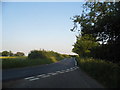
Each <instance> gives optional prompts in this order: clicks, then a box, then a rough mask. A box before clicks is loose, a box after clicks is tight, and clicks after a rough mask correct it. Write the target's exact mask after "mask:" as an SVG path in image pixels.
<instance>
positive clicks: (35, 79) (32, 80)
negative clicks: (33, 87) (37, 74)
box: [29, 78, 39, 81]
mask: <svg viewBox="0 0 120 90" xmlns="http://www.w3.org/2000/svg"><path fill="white" fill-rule="evenodd" d="M37 79H39V78H33V79H29V81H34V80H37Z"/></svg>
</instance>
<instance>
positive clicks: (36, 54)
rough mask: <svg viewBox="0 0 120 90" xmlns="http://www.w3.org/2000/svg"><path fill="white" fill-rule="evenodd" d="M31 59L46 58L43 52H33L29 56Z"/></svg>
mask: <svg viewBox="0 0 120 90" xmlns="http://www.w3.org/2000/svg"><path fill="white" fill-rule="evenodd" d="M28 58H29V59H38V58H46V56H45V54H44V53H43V51H38V50H33V51H31V52H30V53H29V54H28Z"/></svg>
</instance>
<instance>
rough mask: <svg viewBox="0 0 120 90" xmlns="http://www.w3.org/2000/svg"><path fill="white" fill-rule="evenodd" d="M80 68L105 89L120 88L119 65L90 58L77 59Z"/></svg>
mask: <svg viewBox="0 0 120 90" xmlns="http://www.w3.org/2000/svg"><path fill="white" fill-rule="evenodd" d="M77 61H78V65H79V66H80V68H81V69H82V70H83V71H85V72H86V73H88V74H89V75H90V76H91V77H93V78H94V79H96V80H98V82H100V83H101V84H102V85H103V86H104V87H107V88H118V87H119V88H120V67H119V66H118V65H117V64H113V63H111V62H106V61H103V60H96V59H90V58H86V59H83V58H77Z"/></svg>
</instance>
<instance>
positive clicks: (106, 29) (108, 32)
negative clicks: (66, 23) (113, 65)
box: [71, 2, 120, 62]
mask: <svg viewBox="0 0 120 90" xmlns="http://www.w3.org/2000/svg"><path fill="white" fill-rule="evenodd" d="M83 7H84V10H83V13H82V15H77V16H74V17H73V18H72V20H73V22H74V27H73V29H71V31H75V30H77V29H76V28H77V24H78V25H79V26H80V27H81V33H80V35H81V37H83V36H84V35H86V34H91V35H92V36H93V37H94V38H96V42H100V43H101V45H100V46H99V47H98V48H96V49H93V50H92V52H94V53H98V54H97V55H96V56H97V57H98V58H103V59H108V60H110V59H112V60H113V61H117V62H119V58H120V55H119V53H120V47H119V46H120V2H87V3H86V4H84V5H83ZM76 43H77V42H76ZM105 49H106V50H105ZM102 54H103V55H102Z"/></svg>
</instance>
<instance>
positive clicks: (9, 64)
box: [2, 56, 66, 69]
mask: <svg viewBox="0 0 120 90" xmlns="http://www.w3.org/2000/svg"><path fill="white" fill-rule="evenodd" d="M64 58H66V57H55V56H51V57H49V58H48V57H47V58H43V59H41V58H39V59H29V58H27V57H16V58H10V57H9V58H2V69H11V68H21V67H28V66H36V65H42V64H50V63H55V62H57V61H60V60H62V59H64Z"/></svg>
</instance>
